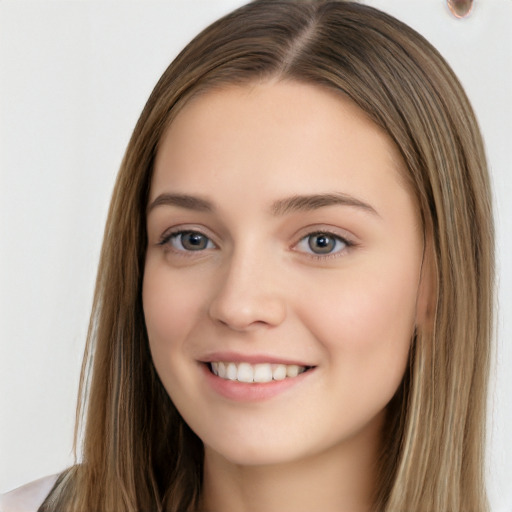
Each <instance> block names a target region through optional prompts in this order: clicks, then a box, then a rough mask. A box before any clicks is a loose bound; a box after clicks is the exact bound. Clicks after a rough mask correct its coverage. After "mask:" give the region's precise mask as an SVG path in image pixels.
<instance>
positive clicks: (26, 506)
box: [0, 475, 59, 512]
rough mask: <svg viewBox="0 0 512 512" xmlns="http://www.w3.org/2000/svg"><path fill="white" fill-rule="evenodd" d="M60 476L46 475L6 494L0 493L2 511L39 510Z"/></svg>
mask: <svg viewBox="0 0 512 512" xmlns="http://www.w3.org/2000/svg"><path fill="white" fill-rule="evenodd" d="M58 476H59V475H51V476H46V477H44V478H40V479H39V480H35V481H34V482H30V483H29V484H26V485H22V486H21V487H18V488H17V489H14V490H13V491H11V492H8V493H6V494H0V512H37V509H38V508H39V507H40V506H41V505H42V503H43V501H44V499H45V498H46V496H48V494H49V493H50V491H51V490H52V487H53V486H54V485H55V482H56V481H57V478H58Z"/></svg>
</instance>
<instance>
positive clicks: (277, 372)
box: [272, 364, 286, 380]
mask: <svg viewBox="0 0 512 512" xmlns="http://www.w3.org/2000/svg"><path fill="white" fill-rule="evenodd" d="M272 377H273V378H274V380H283V379H286V365H285V364H276V365H275V367H274V370H273V371H272Z"/></svg>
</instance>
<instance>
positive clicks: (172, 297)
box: [142, 264, 201, 366]
mask: <svg viewBox="0 0 512 512" xmlns="http://www.w3.org/2000/svg"><path fill="white" fill-rule="evenodd" d="M197 295H198V291H197V288H196V287H194V286H187V285H186V283H180V280H179V279H176V277H175V276H174V275H173V274H172V273H171V272H162V271H160V270H158V269H155V268H152V266H151V265H148V264H146V269H145V273H144V282H143V288H142V301H143V308H144V318H145V321H146V328H147V332H148V338H149V344H150V348H151V352H152V354H153V359H154V361H155V365H156V366H158V364H159V358H160V357H162V356H163V357H168V356H169V354H170V353H171V352H173V351H176V350H178V349H179V347H180V346H181V344H182V340H184V339H185V338H186V337H187V334H188V333H189V332H190V331H191V330H192V329H193V327H194V325H195V321H196V319H197V318H198V315H199V310H200V307H201V301H200V300H199V297H198V296H197Z"/></svg>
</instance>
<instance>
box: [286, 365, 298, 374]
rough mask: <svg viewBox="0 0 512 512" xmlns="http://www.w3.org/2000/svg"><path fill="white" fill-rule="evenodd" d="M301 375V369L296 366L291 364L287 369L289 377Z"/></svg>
mask: <svg viewBox="0 0 512 512" xmlns="http://www.w3.org/2000/svg"><path fill="white" fill-rule="evenodd" d="M297 375H299V367H298V366H297V365H296V364H290V365H289V366H287V367H286V376H287V377H297Z"/></svg>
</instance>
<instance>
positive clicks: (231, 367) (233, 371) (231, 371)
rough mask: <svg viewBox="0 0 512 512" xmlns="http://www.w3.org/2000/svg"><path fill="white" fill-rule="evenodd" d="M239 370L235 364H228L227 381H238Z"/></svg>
mask: <svg viewBox="0 0 512 512" xmlns="http://www.w3.org/2000/svg"><path fill="white" fill-rule="evenodd" d="M237 373H238V369H237V367H236V364H235V363H228V364H227V365H226V377H225V378H226V379H229V380H237Z"/></svg>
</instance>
